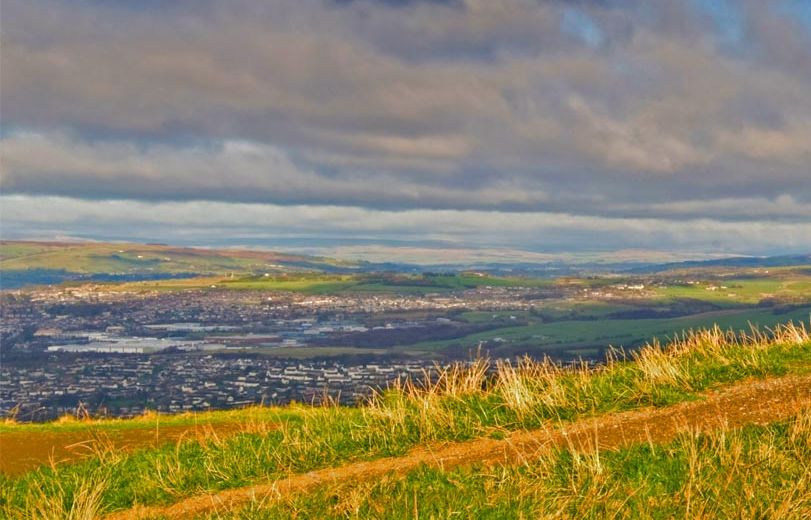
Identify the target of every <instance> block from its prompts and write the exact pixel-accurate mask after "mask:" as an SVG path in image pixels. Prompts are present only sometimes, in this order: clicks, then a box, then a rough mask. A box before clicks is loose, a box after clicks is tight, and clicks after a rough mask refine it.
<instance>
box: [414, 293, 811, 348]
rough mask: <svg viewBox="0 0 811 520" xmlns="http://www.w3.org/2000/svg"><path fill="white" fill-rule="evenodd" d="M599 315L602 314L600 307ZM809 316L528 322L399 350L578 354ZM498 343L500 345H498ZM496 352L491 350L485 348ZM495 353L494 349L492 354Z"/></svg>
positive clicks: (760, 313)
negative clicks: (511, 348)
mask: <svg viewBox="0 0 811 520" xmlns="http://www.w3.org/2000/svg"><path fill="white" fill-rule="evenodd" d="M598 309H599V310H600V311H604V310H605V309H601V308H599V307H598ZM493 314H494V313H468V314H463V315H461V317H462V318H467V319H471V320H472V321H478V322H482V321H485V320H486V319H487V318H488V316H489V317H492V316H493ZM495 314H496V316H499V315H500V314H499V313H495ZM501 314H510V315H515V316H516V318H528V319H532V317H531V316H530V315H528V314H526V313H523V314H522V313H501ZM809 315H811V305H809V306H807V307H802V308H799V309H793V310H791V311H790V312H787V313H785V314H775V313H774V312H773V311H772V310H768V309H735V310H726V311H715V312H708V313H703V314H698V315H691V316H684V317H678V318H658V319H594V320H573V321H556V322H551V323H531V324H529V325H521V326H506V327H501V328H496V329H492V330H488V331H486V332H482V333H477V334H471V335H469V336H465V337H463V338H457V339H451V340H441V341H425V342H421V343H416V344H413V345H407V346H403V347H402V349H403V350H408V351H436V350H441V349H443V348H446V347H448V346H449V345H451V344H461V345H463V346H467V347H471V348H473V347H476V345H478V344H479V343H480V342H494V341H495V342H496V344H497V345H499V344H500V345H503V346H508V345H510V344H518V345H522V346H527V347H528V348H527V350H528V351H529V352H531V353H532V354H540V353H543V352H544V351H546V350H551V349H555V350H560V349H562V348H564V349H566V350H572V349H577V348H578V347H594V346H605V345H609V344H610V345H613V346H615V347H621V346H635V345H638V344H639V343H641V342H643V341H645V340H647V339H648V338H652V337H657V338H659V339H660V340H663V341H666V340H668V339H669V338H672V337H674V336H675V335H678V334H681V333H682V332H685V331H688V330H690V329H698V328H703V327H708V326H712V325H714V324H717V325H718V326H720V327H722V328H724V329H734V330H749V328H750V325H754V326H760V327H771V326H774V325H775V324H777V323H781V322H784V321H786V320H789V319H791V320H795V321H801V320H804V321H807V320H808V318H809ZM498 339H500V340H503V341H498ZM488 346H489V347H494V346H495V345H492V344H490V345H488ZM496 351H497V350H496Z"/></svg>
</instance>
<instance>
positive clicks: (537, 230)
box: [0, 195, 811, 253]
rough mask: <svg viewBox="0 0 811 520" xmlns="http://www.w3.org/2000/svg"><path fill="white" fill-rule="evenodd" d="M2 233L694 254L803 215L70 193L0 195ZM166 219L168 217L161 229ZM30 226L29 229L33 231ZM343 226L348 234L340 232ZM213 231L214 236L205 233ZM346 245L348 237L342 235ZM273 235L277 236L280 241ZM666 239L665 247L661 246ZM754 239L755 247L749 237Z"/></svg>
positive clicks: (766, 235)
mask: <svg viewBox="0 0 811 520" xmlns="http://www.w3.org/2000/svg"><path fill="white" fill-rule="evenodd" d="M0 202H2V217H3V220H4V225H5V226H6V230H5V232H6V236H9V234H10V235H11V236H16V235H23V236H29V237H30V236H43V237H44V236H48V237H53V236H58V235H70V234H71V233H74V234H75V230H76V229H81V230H82V231H81V233H80V236H95V237H99V236H101V237H106V236H115V237H118V238H119V239H130V240H133V239H135V240H138V239H141V240H156V239H160V240H170V241H182V242H186V243H189V242H191V243H198V244H199V243H203V244H209V245H211V244H214V245H223V244H227V243H237V244H245V243H250V242H252V241H260V242H262V241H264V243H267V241H269V240H279V239H280V238H281V239H288V240H292V239H302V238H309V239H312V240H314V241H323V240H325V239H330V238H334V237H347V236H351V237H352V240H360V239H368V240H373V241H380V240H398V241H401V243H403V244H409V243H411V244H424V243H426V242H435V243H444V244H447V245H449V246H450V245H454V244H456V245H462V244H464V245H467V246H473V247H483V246H489V247H494V246H495V247H504V248H514V249H520V250H523V251H540V252H544V251H556V250H561V249H564V250H568V251H579V250H583V249H584V248H583V247H582V244H583V243H584V242H586V243H588V244H589V246H590V247H589V248H588V249H589V250H592V251H594V250H596V251H599V250H616V249H622V248H657V249H674V250H675V249H679V248H689V249H690V250H691V251H696V252H713V253H717V252H727V253H740V252H746V253H751V252H764V251H791V250H797V249H803V248H806V249H807V248H809V247H811V223H809V222H802V223H769V224H766V223H763V222H758V221H749V222H719V221H714V220H710V219H694V220H688V221H682V222H674V221H668V220H666V219H651V218H602V217H588V216H579V215H571V214H565V213H541V212H534V213H532V212H524V213H520V214H505V213H500V212H489V211H458V210H406V211H380V210H371V209H366V208H358V207H338V206H309V205H301V206H276V205H267V204H241V203H223V202H199V201H197V202H165V203H148V202H139V201H114V200H112V201H106V202H103V203H98V202H90V201H79V200H75V199H69V198H59V197H33V198H32V197H27V196H20V195H17V196H4V197H2V198H1V199H0ZM166 222H173V223H174V224H175V225H174V226H172V227H167V226H166V225H165V223H166ZM37 234H39V235H37ZM347 234H349V235H347ZM212 237H222V238H212ZM347 242H349V243H351V240H349V241H347ZM280 243H283V242H280ZM662 244H666V247H664V248H663V247H662ZM753 244H756V247H755V248H752V245H753Z"/></svg>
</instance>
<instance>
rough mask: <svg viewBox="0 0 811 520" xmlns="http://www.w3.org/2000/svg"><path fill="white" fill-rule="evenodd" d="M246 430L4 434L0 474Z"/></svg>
mask: <svg viewBox="0 0 811 520" xmlns="http://www.w3.org/2000/svg"><path fill="white" fill-rule="evenodd" d="M240 431H242V426H241V425H240V424H238V423H201V424H197V425H166V426H164V425H159V426H146V425H144V427H143V428H141V427H138V428H122V429H104V428H98V429H94V428H88V429H86V430H76V431H38V432H31V431H19V432H15V431H5V432H0V473H5V474H6V475H17V474H20V473H24V472H26V471H30V470H32V469H36V468H37V467H39V466H42V465H45V464H51V463H56V464H58V463H62V462H75V461H78V460H80V459H82V458H84V457H89V456H91V455H93V454H94V453H95V452H96V451H97V450H98V449H105V448H110V449H114V450H116V451H118V450H123V451H132V450H135V449H140V448H156V447H158V446H161V445H163V444H170V443H174V442H177V441H179V440H180V439H183V438H196V437H198V436H206V435H218V436H228V435H232V434H235V433H239V432H240Z"/></svg>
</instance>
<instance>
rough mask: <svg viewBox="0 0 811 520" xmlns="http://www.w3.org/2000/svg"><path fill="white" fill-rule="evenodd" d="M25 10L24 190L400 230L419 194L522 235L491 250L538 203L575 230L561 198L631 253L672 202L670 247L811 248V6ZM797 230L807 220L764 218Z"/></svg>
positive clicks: (581, 223) (61, 198)
mask: <svg viewBox="0 0 811 520" xmlns="http://www.w3.org/2000/svg"><path fill="white" fill-rule="evenodd" d="M3 9H4V13H3V14H4V16H3V26H2V35H1V36H0V37H2V52H1V53H0V59H1V61H2V63H0V65H1V66H2V70H3V74H2V77H0V81H1V82H2V84H1V85H0V87H2V89H1V90H0V95H2V99H1V100H0V101H2V117H3V131H2V134H0V137H1V139H0V146H1V147H2V171H1V173H2V177H0V189H2V192H3V193H4V194H5V195H6V196H12V197H18V198H14V199H13V200H17V201H19V200H32V201H33V200H41V198H42V197H58V198H54V199H52V200H53V201H55V203H59V204H62V205H68V204H79V205H81V204H83V203H80V202H79V201H77V200H75V199H85V200H97V201H118V202H115V203H112V202H108V203H105V204H101V205H100V207H107V208H108V211H111V212H113V211H117V212H118V214H120V213H122V212H124V213H126V212H127V211H129V210H128V209H127V208H129V207H130V206H128V205H132V204H151V203H152V202H158V201H173V202H174V203H177V204H180V205H181V206H183V207H187V206H184V204H186V203H187V202H188V201H211V203H220V204H223V205H226V206H227V205H229V204H235V205H240V204H244V203H251V204H250V205H249V206H250V207H251V208H254V207H261V206H257V205H261V204H265V205H266V206H267V207H266V208H265V210H266V211H271V210H272V211H279V212H282V213H286V214H289V215H296V216H300V213H301V210H298V209H296V208H302V207H306V208H309V209H308V212H312V211H315V210H314V209H313V208H319V207H321V208H324V211H327V209H329V211H330V212H334V211H336V209H335V208H338V207H344V208H345V209H344V210H342V211H350V212H351V211H357V212H359V213H358V215H357V217H358V218H357V219H355V220H354V221H353V225H352V226H349V227H345V228H342V231H340V232H341V233H343V234H344V235H345V236H352V235H353V234H356V233H364V232H366V230H365V227H364V226H365V225H366V223H365V221H364V220H363V219H366V218H371V219H374V220H377V221H378V222H387V223H388V224H387V225H388V226H389V228H388V231H386V230H377V231H376V232H375V233H377V235H376V236H380V237H384V238H385V237H387V236H389V235H388V234H387V233H389V234H390V236H402V235H403V233H406V232H404V231H402V230H400V229H399V228H398V227H397V222H398V220H399V217H402V216H403V215H405V214H408V215H413V214H415V212H417V213H419V212H421V211H422V212H426V214H431V215H433V217H431V218H432V219H434V221H433V222H434V226H436V222H438V221H437V220H436V218H437V217H438V216H441V215H444V213H442V212H453V214H466V213H464V212H465V211H470V212H473V214H476V215H487V217H486V219H485V220H487V221H488V222H499V223H500V226H501V227H502V229H510V230H512V231H510V233H512V235H510V236H509V237H508V236H504V235H502V234H501V233H493V234H492V235H493V237H492V239H488V241H484V240H480V238H481V237H476V238H471V239H470V240H472V241H474V242H477V243H478V242H481V245H483V246H484V245H488V244H495V243H496V242H498V241H504V240H508V239H509V240H511V241H512V243H513V244H518V243H519V242H521V241H522V240H525V239H526V236H525V235H522V233H526V231H522V229H523V228H522V224H521V222H522V221H524V222H531V223H532V225H533V226H535V227H533V228H532V229H534V230H535V231H538V230H541V229H543V230H545V231H544V232H549V233H552V232H553V231H554V230H555V229H556V228H555V226H554V225H552V226H551V227H550V223H548V222H546V220H545V219H547V218H553V219H554V220H555V221H560V220H561V219H564V220H565V219H570V220H566V222H567V226H569V227H565V226H564V227H561V228H560V229H557V230H556V231H554V232H555V233H559V234H560V236H557V235H555V238H554V240H551V242H554V243H559V244H560V247H576V246H575V245H573V243H574V242H577V241H576V240H570V239H569V238H571V237H576V236H598V235H599V236H602V237H604V240H602V241H601V243H600V244H599V247H601V248H606V249H612V248H620V247H626V246H629V245H630V246H634V245H635V244H633V239H632V238H629V235H628V234H629V233H634V232H635V230H637V229H638V228H637V227H636V226H637V225H638V223H639V222H647V223H651V222H653V223H655V224H656V227H657V228H658V229H660V230H662V231H661V233H658V234H657V233H656V232H655V231H650V230H649V231H645V232H644V233H643V235H644V236H645V237H648V238H650V240H648V238H646V239H645V240H644V241H645V246H646V247H648V246H650V245H653V246H655V245H656V244H655V241H656V240H662V241H667V240H672V239H673V238H674V237H677V236H680V234H684V236H685V239H684V241H683V242H680V243H681V244H682V245H681V247H684V248H701V249H712V248H714V247H715V246H714V244H725V245H724V246H723V247H724V248H726V247H727V245H726V244H730V243H731V241H732V238H733V237H740V238H741V240H742V241H743V242H742V243H740V244H739V246H738V247H737V249H736V250H738V251H740V252H746V251H755V250H757V251H763V250H773V249H787V247H781V246H787V245H788V244H789V243H791V244H792V247H795V248H800V249H803V248H805V249H811V238H809V237H811V234H806V235H805V237H803V236H802V235H801V234H800V235H798V234H797V233H800V232H804V231H807V230H808V227H807V226H808V223H809V222H811V212H810V211H809V210H808V207H809V206H811V182H809V181H811V96H809V94H808V92H811V26H810V25H809V23H808V20H809V19H811V16H809V12H811V7H809V6H808V5H807V4H805V3H803V2H795V1H791V0H786V1H768V2H763V1H755V0H741V1H732V0H728V1H720V0H694V1H693V0H691V1H687V0H663V1H661V2H644V1H641V0H607V1H599V2H598V1H584V2H562V1H560V2H558V1H544V2H538V1H531V0H504V1H501V2H493V1H486V0H465V1H462V0H459V1H452V2H372V1H351V2H330V1H327V0H277V1H274V2H258V1H250V0H238V1H237V2H233V3H229V4H228V6H227V7H226V6H224V5H223V4H221V3H219V2H208V1H201V2H170V3H167V4H165V5H159V4H158V3H152V2H147V3H138V4H132V3H129V2H100V1H95V0H84V1H82V2H76V3H71V4H70V5H67V4H65V3H63V2H56V1H49V0H26V1H22V0H9V1H7V2H4V6H3ZM20 196H23V197H28V199H24V198H19V197H20ZM10 200H12V199H10ZM124 201H132V202H124ZM136 201H137V202H136ZM111 204H112V205H114V206H115V207H116V208H118V209H115V210H113V209H110V205H111ZM197 204H198V205H199V206H200V207H205V206H206V205H205V204H202V203H197ZM157 207H161V208H164V209H165V208H167V207H169V206H164V205H160V204H159V205H158V206H157ZM285 208H287V209H285ZM22 211H23V209H22V207H21V206H20V205H19V204H18V205H16V206H14V208H13V210H5V211H4V221H5V225H4V227H5V228H6V230H9V229H10V230H11V231H14V232H15V233H22V232H23V231H24V229H26V228H25V226H26V225H27V224H25V223H26V222H29V223H30V220H26V218H23V217H24V215H23V214H22V213H19V212H22ZM83 211H84V210H83ZM312 214H318V213H317V212H316V213H312ZM386 215H398V216H399V217H398V218H394V219H393V220H391V219H387V218H385V216H386ZM165 217H166V218H167V219H170V218H172V217H171V216H170V215H169V214H166V215H165ZM277 217H278V218H281V217H280V216H279V215H277ZM53 218H55V219H56V220H55V221H54V224H58V226H56V227H60V228H65V227H66V226H65V225H64V224H65V222H64V221H61V222H60V221H59V217H57V216H54V217H53ZM218 218H220V217H218V216H217V217H215V215H214V214H207V215H204V216H203V221H204V222H206V223H207V224H206V225H209V226H211V227H216V226H218V225H219V224H221V223H223V222H225V221H220V220H217V219H218ZM222 218H225V216H223V217H222ZM482 218H484V217H482ZM226 220H227V219H226ZM166 222H169V220H167V221H166ZM439 222H443V226H446V227H445V228H443V229H438V230H436V232H437V233H438V234H440V235H443V234H445V235H454V236H456V237H457V238H458V237H459V233H458V231H457V230H456V228H454V224H453V223H452V222H454V219H450V220H448V223H447V224H445V223H444V222H445V221H444V220H443V219H441V218H440V220H439ZM603 222H611V223H613V224H612V226H609V229H604V228H603V227H601V226H602V223H603ZM699 223H700V224H699ZM427 224H428V223H426V225H427ZM552 224H554V222H553V223H552ZM82 225H84V224H82V223H81V222H75V223H74V227H73V228H72V229H73V231H74V232H81V231H82V228H81V227H80V226H82ZM183 225H188V226H190V225H191V224H183ZM223 225H224V226H226V227H228V226H230V224H228V225H226V224H223ZM773 225H774V226H777V225H779V226H785V228H783V227H781V228H779V231H780V232H783V233H785V235H786V237H792V238H790V239H789V238H786V240H787V241H786V242H780V240H778V239H775V238H774V236H780V233H775V234H774V236H772V237H770V236H768V235H769V233H767V232H763V233H762V232H760V231H758V230H760V229H769V227H770V226H773ZM696 226H699V227H700V229H699V228H696ZM333 227H334V226H333ZM124 229H126V228H124ZM774 229H775V230H777V229H778V228H777V227H775V228H774ZM68 231H70V230H68ZM334 231H335V233H338V232H339V231H338V229H337V228H336V229H335V230H334ZM110 232H111V233H112V231H110ZM302 232H303V231H302ZM408 233H411V235H410V237H411V239H412V240H419V239H420V236H421V235H422V234H427V235H431V234H433V231H432V232H430V233H425V232H424V231H420V229H419V228H418V226H413V227H412V229H411V231H408ZM408 233H406V234H408ZM484 233H485V234H487V232H486V231H485V232H484ZM487 236H490V235H487ZM690 237H694V239H691V238H690ZM744 237H748V238H744ZM691 240H693V241H692V242H691ZM789 240H790V241H789ZM612 241H613V242H612ZM640 241H642V240H641V239H640ZM612 244H613V245H612ZM593 245H594V246H595V247H597V244H593ZM636 245H640V246H641V245H642V244H641V243H640V244H636ZM671 245H672V244H668V243H665V242H662V243H661V244H659V246H660V247H665V246H667V247H670V246H671ZM580 247H581V248H582V247H584V246H582V245H581V246H580Z"/></svg>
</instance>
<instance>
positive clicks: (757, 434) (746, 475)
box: [211, 411, 811, 519]
mask: <svg viewBox="0 0 811 520" xmlns="http://www.w3.org/2000/svg"><path fill="white" fill-rule="evenodd" d="M810 462H811V411H808V412H805V413H803V414H800V415H798V416H797V417H795V418H794V419H792V420H790V421H787V422H781V423H776V424H771V425H768V426H750V427H747V428H744V429H741V430H735V431H732V432H720V431H719V432H713V433H709V434H703V435H700V436H694V435H690V434H683V435H682V436H681V437H680V438H679V439H677V440H676V441H674V442H672V443H670V444H668V445H665V446H653V445H646V444H642V445H636V446H633V447H630V448H625V449H622V450H618V451H607V452H603V453H590V454H582V453H577V452H574V451H569V450H558V451H556V452H554V453H553V454H551V455H548V456H545V457H542V458H541V459H540V460H538V461H533V462H532V463H530V464H526V465H518V466H506V467H495V468H464V469H456V470H452V471H442V470H439V469H430V468H422V469H420V470H417V471H413V472H411V473H410V474H409V475H407V476H406V477H405V478H384V479H382V480H378V481H374V482H360V483H352V484H349V485H343V486H327V487H325V488H322V489H320V490H318V491H317V492H315V493H307V494H302V495H299V496H296V497H293V499H291V500H287V501H279V502H277V503H274V504H272V505H270V506H263V505H260V504H253V505H251V506H249V507H247V508H245V509H241V510H239V511H233V512H230V513H229V514H226V515H222V514H218V515H216V516H213V515H212V516H211V518H218V519H219V518H251V519H283V518H293V517H295V518H347V517H348V518H391V519H406V518H451V517H459V518H539V517H544V518H545V517H548V516H553V517H562V518H605V517H614V516H618V517H624V518H662V519H666V518H699V517H701V518H707V517H710V518H797V519H800V518H807V516H806V515H808V513H809V512H811V473H809V469H808V467H809V463H810Z"/></svg>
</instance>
